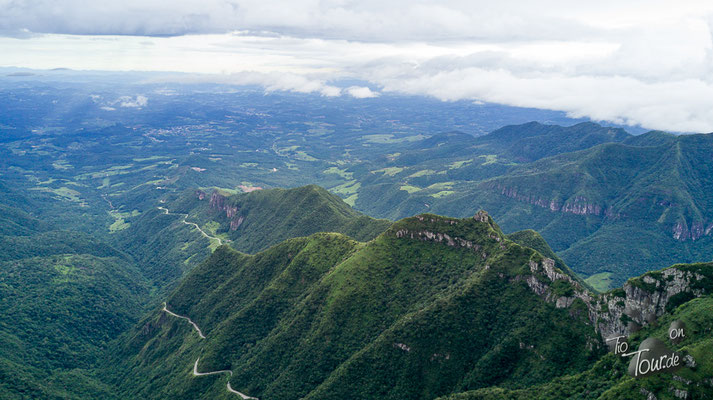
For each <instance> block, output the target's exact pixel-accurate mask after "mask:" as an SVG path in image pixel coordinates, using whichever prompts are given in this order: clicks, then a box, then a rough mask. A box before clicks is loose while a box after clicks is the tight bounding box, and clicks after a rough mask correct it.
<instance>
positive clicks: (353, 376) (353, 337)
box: [113, 213, 713, 399]
mask: <svg viewBox="0 0 713 400" xmlns="http://www.w3.org/2000/svg"><path fill="white" fill-rule="evenodd" d="M514 236H515V237H517V236H520V237H521V239H522V240H523V241H524V240H526V239H527V240H530V241H531V242H539V238H538V237H537V236H536V235H533V234H532V233H529V232H525V233H521V234H518V235H514ZM545 251H546V248H545ZM548 260H549V261H548ZM712 269H713V266H712V265H711V264H702V265H698V266H690V267H689V266H683V265H681V266H674V267H672V268H669V269H668V270H665V271H663V272H661V273H660V274H662V275H656V274H655V273H652V274H653V276H656V279H658V280H657V282H660V283H658V284H657V283H651V282H652V281H651V279H652V278H650V277H649V278H647V276H650V275H647V276H644V277H642V278H637V279H635V280H632V281H630V283H628V284H627V285H628V286H626V287H625V289H624V290H623V294H622V293H619V292H617V291H614V292H610V293H607V294H604V295H602V296H603V297H598V296H595V295H593V294H592V293H591V292H589V291H588V290H587V289H586V287H584V286H582V285H580V284H579V283H578V282H577V281H576V280H575V279H574V277H573V276H571V275H568V273H567V270H561V269H559V268H557V267H555V261H553V260H550V259H547V258H545V257H543V256H542V255H541V254H540V253H539V252H537V251H535V250H532V249H529V248H526V247H522V246H520V245H518V244H516V243H514V242H512V241H510V240H509V239H508V238H507V237H506V236H505V235H504V234H503V233H502V231H500V229H499V228H498V226H497V225H496V224H495V223H494V222H493V221H492V219H491V218H490V217H489V216H488V215H487V214H485V213H478V214H477V215H476V216H475V217H474V218H470V219H453V218H447V217H440V216H437V215H433V214H421V215H418V216H416V217H411V218H407V219H404V220H401V221H398V222H396V223H394V224H393V225H392V226H391V227H390V228H389V229H387V230H386V231H385V232H384V233H382V234H381V235H379V236H378V237H377V238H376V239H374V240H371V241H369V242H366V243H363V242H356V241H353V240H351V239H349V238H348V237H346V236H344V235H341V234H337V233H330V234H327V233H319V234H315V235H312V236H309V237H303V238H296V239H291V240H288V241H286V242H283V243H281V244H279V245H276V246H274V247H271V248H269V249H268V250H265V251H263V252H260V253H257V254H256V255H252V256H251V255H246V254H242V253H239V252H236V251H234V250H231V249H230V248H229V247H227V246H222V247H220V248H219V249H218V250H217V251H216V252H214V253H213V255H212V256H211V257H210V258H209V259H208V260H206V261H205V262H204V263H203V264H201V265H200V266H199V267H197V268H196V269H194V270H193V271H192V272H191V273H189V274H188V275H187V277H186V278H185V279H184V280H183V282H182V283H181V285H180V286H179V287H178V288H177V289H176V291H175V292H174V293H173V294H172V295H171V296H170V297H169V298H168V300H167V304H168V305H169V307H170V309H171V311H172V312H175V313H177V314H180V315H187V316H189V317H190V318H191V319H193V321H195V323H196V324H197V325H198V326H200V327H201V330H202V331H203V332H204V333H205V335H206V337H207V338H206V339H204V340H201V339H200V338H198V336H197V335H196V334H195V332H192V328H191V327H190V326H188V324H187V323H185V321H181V320H178V319H175V318H170V317H168V316H166V315H165V313H163V312H161V311H160V310H155V311H154V312H152V313H151V314H150V315H148V316H147V317H145V318H144V320H143V322H142V323H141V324H140V325H139V327H137V328H136V329H135V330H134V331H133V332H132V333H131V334H130V335H128V336H127V340H126V341H125V342H124V345H123V347H121V348H118V349H116V352H115V353H114V355H113V357H114V359H116V360H123V361H122V362H123V364H121V366H120V370H123V371H126V372H124V373H122V376H124V377H125V378H126V380H125V381H124V382H125V384H122V382H116V383H117V384H118V385H119V386H120V389H119V390H120V393H122V395H125V396H141V397H146V398H159V397H162V396H164V397H165V396H171V397H174V398H194V397H202V396H206V397H211V398H229V396H230V395H231V394H230V393H228V392H226V390H225V379H226V378H220V377H197V378H190V377H189V370H190V369H191V368H192V366H193V363H194V362H198V361H196V360H198V359H199V362H200V371H216V370H231V371H233V374H232V376H231V377H230V378H229V382H230V384H231V386H232V387H233V388H235V389H237V390H239V391H240V392H242V393H245V394H248V395H250V396H255V397H260V398H275V399H281V398H284V399H293V398H308V399H310V398H315V399H330V398H334V399H341V398H353V399H359V398H364V399H366V398H374V396H379V398H393V399H399V398H403V399H410V398H435V397H438V396H441V395H446V394H449V393H458V392H464V391H469V390H476V392H475V393H478V392H477V390H484V391H486V392H485V393H493V392H492V390H495V389H492V387H495V386H499V387H502V388H504V389H503V390H510V391H513V390H514V391H518V390H526V388H529V387H533V388H535V387H537V385H538V384H540V382H543V381H545V382H549V381H551V380H552V379H555V378H557V377H559V376H563V375H568V376H569V377H567V378H564V377H563V378H559V379H565V380H567V379H569V380H572V379H575V380H577V379H580V380H581V379H584V378H577V377H578V376H589V377H591V376H592V375H591V373H590V372H587V371H589V370H590V369H591V368H594V369H596V368H599V369H602V368H604V367H603V365H609V364H606V362H608V361H606V360H607V359H608V358H607V357H609V356H607V357H604V358H601V354H602V353H601V352H602V350H601V349H602V346H603V345H602V342H601V340H602V339H601V337H600V336H599V335H600V333H598V332H601V334H607V335H608V334H613V333H626V332H629V331H628V329H629V326H628V325H626V324H625V323H622V321H623V320H624V317H622V315H623V313H624V307H623V306H619V305H618V304H619V302H622V299H623V302H626V303H627V304H630V305H631V307H634V308H636V307H639V308H640V309H639V314H638V315H634V316H633V317H631V318H637V319H638V321H639V322H641V323H642V324H646V322H645V321H643V319H644V314H645V312H646V311H647V309H646V307H649V306H650V305H651V303H650V302H649V303H647V302H646V301H645V300H644V298H647V297H648V298H658V299H659V301H658V302H657V303H656V304H655V306H656V307H657V308H655V310H654V312H655V313H656V314H657V316H658V317H662V316H663V317H665V315H667V314H666V313H667V312H670V309H671V307H668V308H667V307H666V305H667V304H668V303H669V302H670V303H671V304H673V303H675V302H677V301H678V302H680V303H679V304H686V303H687V302H688V301H691V299H693V298H695V297H697V296H704V295H707V294H708V293H710V291H711V288H710V287H708V286H705V287H700V288H699V289H696V287H697V286H695V285H696V282H697V281H696V280H695V279H693V280H691V279H692V278H690V277H695V276H697V275H695V274H701V273H703V274H704V275H703V276H704V277H703V278H701V279H704V280H703V281H700V279H699V280H698V281H700V282H702V283H704V285H710V282H713V280H712V279H711V278H713V276H710V275H711V270H712ZM667 271H668V272H667ZM691 274H692V275H691ZM669 276H671V277H673V278H672V279H668V278H667V277H669ZM687 277H688V278H687ZM640 282H644V283H640ZM642 287H643V288H642ZM669 287H671V288H673V287H676V288H679V289H678V290H683V291H682V292H680V293H689V292H687V290H693V292H690V293H689V294H688V295H686V296H688V297H685V296H684V297H681V296H683V295H679V296H678V297H676V296H675V295H674V296H667V297H658V295H656V293H658V292H657V290H662V291H665V292H666V293H669V294H671V293H676V290H673V291H672V290H671V289H666V288H669ZM687 288H688V289H687ZM647 290H648V291H649V292H647V293H648V294H645V293H644V292H646V291H647ZM696 290H698V291H697V292H696ZM696 293H697V294H696ZM619 296H621V298H620V297H619ZM650 296H656V297H650ZM677 299H678V300H677ZM604 304H606V306H605V305H604ZM647 304H648V305H647ZM674 309H675V308H674ZM627 312H628V311H627ZM594 327H596V329H597V331H595V328H594ZM169 359H170V360H171V362H166V360H169ZM610 361H611V360H610ZM610 361H609V362H610ZM602 363H604V364H602ZM496 365H497V368H496V369H492V366H496ZM706 365H707V364H706ZM617 368H619V367H617ZM374 371H379V372H378V374H377V375H375V374H374ZM578 374H580V375H578ZM587 374H589V375H587ZM612 374H613V375H612ZM612 374H609V375H605V377H606V378H604V379H602V378H600V377H597V379H600V380H603V381H606V382H600V383H599V384H600V386H601V387H607V388H611V387H614V386H616V385H619V383H617V382H618V381H617V380H616V379H619V378H622V376H621V374H620V371H619V372H613V373H612ZM617 374H619V375H617ZM147 377H148V378H147ZM572 377H574V378H572ZM622 379H624V378H622ZM560 381H561V380H555V381H552V382H553V383H552V385H555V384H557V383H556V382H560ZM577 385H580V383H577ZM607 385H608V386H607ZM575 387H580V386H575ZM488 390H491V392H488ZM498 390H499V389H498ZM527 390H529V389H527ZM517 393H519V392H517ZM524 393H533V392H532V391H526V392H524ZM595 394H596V396H595ZM599 394H601V391H598V392H597V391H595V392H592V396H593V397H588V398H597V397H598V396H599ZM475 398H477V397H475Z"/></svg>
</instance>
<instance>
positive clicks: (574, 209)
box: [485, 183, 713, 242]
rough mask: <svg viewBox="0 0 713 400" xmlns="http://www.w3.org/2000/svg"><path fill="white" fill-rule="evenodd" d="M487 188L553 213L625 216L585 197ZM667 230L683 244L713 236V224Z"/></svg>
mask: <svg viewBox="0 0 713 400" xmlns="http://www.w3.org/2000/svg"><path fill="white" fill-rule="evenodd" d="M485 187H486V188H487V189H490V190H493V191H495V192H497V193H499V194H501V195H503V196H505V197H509V198H511V199H514V200H517V201H520V202H523V203H527V204H532V205H534V206H538V207H541V208H546V209H549V210H550V211H553V212H562V213H569V214H575V215H596V216H601V217H604V218H607V219H618V218H621V217H622V216H624V215H623V214H621V213H620V212H615V211H614V209H613V208H612V207H611V206H606V205H603V204H597V203H595V202H592V201H590V200H589V199H587V198H585V197H583V196H575V197H573V198H570V199H567V200H566V201H564V202H563V201H561V200H558V199H548V198H544V197H542V196H537V195H533V194H528V193H523V192H522V191H521V190H520V189H519V188H517V187H510V186H505V185H502V184H499V183H496V184H493V183H491V184H487V185H486V186H485ZM658 205H661V206H666V207H669V206H675V204H673V203H671V202H666V201H659V202H658ZM665 229H666V230H669V229H670V232H671V236H672V237H673V238H674V239H676V240H679V241H682V242H684V241H686V240H694V241H695V240H698V239H700V238H702V237H704V236H710V235H712V234H713V222H705V221H686V220H681V221H678V222H677V223H676V224H674V225H673V226H672V227H671V226H670V225H669V227H668V228H665Z"/></svg>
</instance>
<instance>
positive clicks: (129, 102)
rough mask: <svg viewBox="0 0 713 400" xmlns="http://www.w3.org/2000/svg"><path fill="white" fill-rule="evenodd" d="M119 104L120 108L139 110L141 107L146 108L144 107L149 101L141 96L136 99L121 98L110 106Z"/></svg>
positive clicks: (129, 97)
mask: <svg viewBox="0 0 713 400" xmlns="http://www.w3.org/2000/svg"><path fill="white" fill-rule="evenodd" d="M117 103H118V104H119V106H120V107H127V108H141V107H146V105H147V104H148V103H149V99H148V97H146V96H141V95H138V96H136V97H131V96H121V97H119V98H118V99H116V101H115V102H113V103H112V104H117Z"/></svg>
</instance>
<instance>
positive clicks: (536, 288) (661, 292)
mask: <svg viewBox="0 0 713 400" xmlns="http://www.w3.org/2000/svg"><path fill="white" fill-rule="evenodd" d="M703 265H704V267H705V266H706V265H707V268H709V269H712V270H713V264H703ZM529 266H530V272H531V273H532V275H530V276H518V277H516V278H515V280H525V282H526V283H527V285H528V286H529V287H530V289H531V290H532V291H533V292H535V293H536V294H537V295H539V296H540V297H542V298H543V299H545V300H546V301H548V302H550V303H553V304H554V305H555V307H557V308H568V307H571V306H572V305H573V304H574V303H575V302H576V301H577V299H579V300H581V301H582V303H583V304H584V305H585V306H586V309H587V313H588V317H589V320H590V322H591V323H592V324H593V325H594V326H595V327H596V329H597V331H598V332H599V333H600V334H601V336H602V338H609V337H614V336H619V335H628V334H630V333H631V332H633V331H635V330H637V329H638V328H640V327H641V326H644V325H646V324H649V323H652V322H654V321H655V320H656V319H657V318H658V317H660V316H661V315H663V313H664V312H665V311H666V306H667V305H668V304H669V302H670V301H671V299H672V298H674V297H675V296H686V297H688V298H694V297H700V296H702V295H704V294H707V293H706V291H705V289H704V288H705V287H706V285H705V284H703V283H704V280H707V279H709V278H707V277H706V276H705V275H703V274H702V273H700V272H696V271H695V270H686V269H684V268H685V266H683V267H680V266H673V267H670V268H667V269H665V270H663V271H660V272H650V273H648V274H646V275H644V276H643V277H640V278H635V279H632V280H629V281H628V282H627V283H626V284H625V285H624V286H623V288H621V289H617V290H613V291H611V292H608V293H604V294H601V295H594V294H592V293H590V292H589V291H588V290H586V289H585V288H582V286H581V285H580V284H579V283H578V282H576V281H574V280H573V279H572V278H571V277H570V276H569V275H567V274H564V273H563V272H562V271H560V270H559V269H557V268H555V266H554V261H553V260H551V259H549V258H545V259H544V260H543V261H542V262H539V263H538V262H535V261H530V264H529ZM704 267H701V268H704ZM558 281H559V285H558V284H557V282H558ZM563 284H564V285H565V287H566V285H569V290H565V291H563V290H562V289H561V288H562V287H563ZM557 286H559V290H558V289H557ZM563 292H564V293H563Z"/></svg>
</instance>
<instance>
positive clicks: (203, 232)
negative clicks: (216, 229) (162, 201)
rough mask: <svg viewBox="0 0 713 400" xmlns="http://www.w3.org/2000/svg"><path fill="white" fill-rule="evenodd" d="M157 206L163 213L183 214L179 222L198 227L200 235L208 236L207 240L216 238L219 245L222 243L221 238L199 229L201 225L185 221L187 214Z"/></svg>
mask: <svg viewBox="0 0 713 400" xmlns="http://www.w3.org/2000/svg"><path fill="white" fill-rule="evenodd" d="M157 208H158V209H159V210H161V211H163V213H164V214H165V215H181V216H183V219H182V220H181V222H183V223H184V224H186V225H192V226H193V227H194V228H196V229H198V232H200V233H201V235H203V236H205V237H206V238H208V240H217V241H218V245H219V246H220V245H222V244H223V239H221V238H219V237H215V236H211V235H209V234H207V233H205V231H204V230H203V229H201V227H200V226H198V224H196V223H195V222H188V221H186V218H188V214H181V213H172V212H170V211H168V209H167V208H165V207H161V206H159V207H157Z"/></svg>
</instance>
